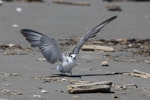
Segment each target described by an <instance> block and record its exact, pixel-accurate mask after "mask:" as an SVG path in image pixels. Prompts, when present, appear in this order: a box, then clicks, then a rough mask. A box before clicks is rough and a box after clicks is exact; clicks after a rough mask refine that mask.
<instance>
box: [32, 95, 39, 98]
mask: <svg viewBox="0 0 150 100" xmlns="http://www.w3.org/2000/svg"><path fill="white" fill-rule="evenodd" d="M33 97H34V98H40V97H41V95H33Z"/></svg>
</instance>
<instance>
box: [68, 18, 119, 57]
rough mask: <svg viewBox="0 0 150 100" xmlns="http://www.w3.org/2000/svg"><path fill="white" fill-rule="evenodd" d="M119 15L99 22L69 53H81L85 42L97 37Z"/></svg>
mask: <svg viewBox="0 0 150 100" xmlns="http://www.w3.org/2000/svg"><path fill="white" fill-rule="evenodd" d="M116 18H117V16H113V17H111V18H109V19H107V20H105V21H103V22H102V23H100V24H98V25H97V26H95V27H94V28H93V29H91V30H89V31H88V32H87V33H86V35H85V36H83V37H82V38H81V39H80V41H79V42H78V43H77V45H76V46H75V48H74V49H73V50H72V51H71V52H70V54H69V55H71V54H76V55H77V54H79V51H80V49H81V47H82V46H83V44H84V42H85V41H87V40H88V39H90V38H92V37H95V36H96V35H97V33H98V32H99V31H100V30H101V29H102V28H103V27H104V26H105V25H107V24H108V23H110V22H111V21H112V20H114V19H116Z"/></svg>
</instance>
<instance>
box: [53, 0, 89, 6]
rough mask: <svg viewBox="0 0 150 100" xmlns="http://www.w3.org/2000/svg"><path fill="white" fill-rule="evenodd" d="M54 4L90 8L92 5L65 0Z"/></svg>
mask: <svg viewBox="0 0 150 100" xmlns="http://www.w3.org/2000/svg"><path fill="white" fill-rule="evenodd" d="M53 3H56V4H66V5H77V6H90V5H91V4H90V3H85V2H73V1H63V0H54V1H53Z"/></svg>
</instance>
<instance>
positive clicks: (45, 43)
mask: <svg viewBox="0 0 150 100" xmlns="http://www.w3.org/2000/svg"><path fill="white" fill-rule="evenodd" d="M21 33H22V34H23V36H24V37H25V38H26V40H27V41H28V42H29V43H30V44H31V46H32V47H38V48H39V49H40V50H41V52H42V54H43V56H44V57H45V58H46V59H47V61H48V62H50V63H52V64H53V63H55V62H57V61H58V60H59V61H62V60H63V57H62V52H61V50H60V48H59V46H58V44H57V43H56V41H55V40H54V39H53V38H50V37H48V36H46V35H44V34H42V33H39V32H36V31H34V30H30V29H22V30H21Z"/></svg>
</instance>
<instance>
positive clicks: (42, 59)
mask: <svg viewBox="0 0 150 100" xmlns="http://www.w3.org/2000/svg"><path fill="white" fill-rule="evenodd" d="M36 60H37V61H46V59H45V58H37V59H36Z"/></svg>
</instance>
